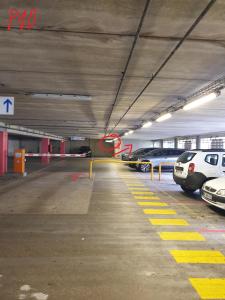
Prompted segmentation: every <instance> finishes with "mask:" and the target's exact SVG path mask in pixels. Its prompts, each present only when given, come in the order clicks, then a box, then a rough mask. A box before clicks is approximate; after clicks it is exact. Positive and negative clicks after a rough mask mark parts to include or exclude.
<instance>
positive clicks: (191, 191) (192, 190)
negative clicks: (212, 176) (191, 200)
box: [181, 185, 196, 194]
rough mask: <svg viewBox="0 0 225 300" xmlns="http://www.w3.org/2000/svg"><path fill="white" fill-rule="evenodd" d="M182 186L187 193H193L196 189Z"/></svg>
mask: <svg viewBox="0 0 225 300" xmlns="http://www.w3.org/2000/svg"><path fill="white" fill-rule="evenodd" d="M181 188H182V190H183V191H184V192H185V193H187V194H193V193H194V192H195V191H196V190H194V189H188V188H186V187H185V186H182V185H181Z"/></svg>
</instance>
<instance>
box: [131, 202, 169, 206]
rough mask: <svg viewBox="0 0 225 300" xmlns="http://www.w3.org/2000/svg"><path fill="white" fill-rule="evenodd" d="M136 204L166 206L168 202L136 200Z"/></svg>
mask: <svg viewBox="0 0 225 300" xmlns="http://www.w3.org/2000/svg"><path fill="white" fill-rule="evenodd" d="M137 204H138V205H140V206H168V204H167V203H165V202H148V201H145V202H138V203H137Z"/></svg>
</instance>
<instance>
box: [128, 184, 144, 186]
mask: <svg viewBox="0 0 225 300" xmlns="http://www.w3.org/2000/svg"><path fill="white" fill-rule="evenodd" d="M127 185H128V186H144V184H143V183H127Z"/></svg>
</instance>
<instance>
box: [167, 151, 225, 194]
mask: <svg viewBox="0 0 225 300" xmlns="http://www.w3.org/2000/svg"><path fill="white" fill-rule="evenodd" d="M224 173H225V150H221V149H213V150H192V151H186V152H184V153H183V154H182V155H181V156H180V157H179V158H178V160H177V162H176V163H175V166H174V173H173V178H174V181H175V182H176V183H177V184H179V185H180V186H181V188H182V189H183V190H184V191H185V192H188V193H190V192H191V193H192V192H194V191H196V190H198V189H201V188H202V186H203V184H204V183H205V182H206V181H208V180H211V179H215V178H218V177H221V176H223V175H224Z"/></svg>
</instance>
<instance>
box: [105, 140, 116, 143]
mask: <svg viewBox="0 0 225 300" xmlns="http://www.w3.org/2000/svg"><path fill="white" fill-rule="evenodd" d="M113 141H114V140H105V142H106V143H112V142H113Z"/></svg>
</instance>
